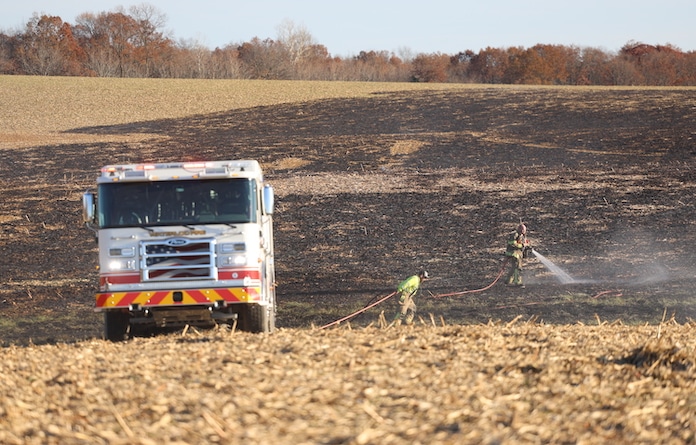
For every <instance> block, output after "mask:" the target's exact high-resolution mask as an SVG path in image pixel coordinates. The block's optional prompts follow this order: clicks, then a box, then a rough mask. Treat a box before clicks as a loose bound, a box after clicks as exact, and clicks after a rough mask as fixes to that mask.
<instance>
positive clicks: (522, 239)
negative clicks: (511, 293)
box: [505, 224, 531, 287]
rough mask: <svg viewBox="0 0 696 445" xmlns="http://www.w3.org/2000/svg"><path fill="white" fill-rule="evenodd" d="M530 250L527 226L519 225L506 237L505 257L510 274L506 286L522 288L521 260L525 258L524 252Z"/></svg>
mask: <svg viewBox="0 0 696 445" xmlns="http://www.w3.org/2000/svg"><path fill="white" fill-rule="evenodd" d="M529 249H531V245H530V244H529V240H528V239H527V226H525V225H524V224H520V225H519V226H517V230H515V231H514V232H512V233H511V234H510V235H509V236H508V240H507V246H506V248H505V256H506V259H507V262H508V264H509V265H510V273H509V274H508V277H507V284H508V285H510V286H520V287H524V285H523V284H522V258H525V257H526V256H527V254H526V251H528V250H529Z"/></svg>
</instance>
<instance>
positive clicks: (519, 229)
mask: <svg viewBox="0 0 696 445" xmlns="http://www.w3.org/2000/svg"><path fill="white" fill-rule="evenodd" d="M517 233H519V234H520V235H526V234H527V226H525V225H524V224H520V225H519V226H517Z"/></svg>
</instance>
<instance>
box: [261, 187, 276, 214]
mask: <svg viewBox="0 0 696 445" xmlns="http://www.w3.org/2000/svg"><path fill="white" fill-rule="evenodd" d="M274 200H275V196H274V195H273V187H271V186H270V185H264V186H263V213H265V214H266V215H273V206H274Z"/></svg>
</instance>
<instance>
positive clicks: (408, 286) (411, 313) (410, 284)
mask: <svg viewBox="0 0 696 445" xmlns="http://www.w3.org/2000/svg"><path fill="white" fill-rule="evenodd" d="M428 278H430V276H429V275H428V272H427V271H425V270H422V271H420V272H419V273H418V275H412V276H410V277H408V278H406V279H405V280H404V281H402V282H401V283H399V286H398V287H397V288H396V292H397V294H398V295H399V306H400V308H399V311H398V312H397V313H396V316H395V317H394V323H395V324H397V325H399V324H401V320H402V319H403V320H404V321H405V322H406V324H411V323H413V319H414V318H415V316H416V303H415V302H414V297H415V296H416V294H417V293H418V289H419V288H420V285H421V283H422V282H423V281H425V280H427V279H428Z"/></svg>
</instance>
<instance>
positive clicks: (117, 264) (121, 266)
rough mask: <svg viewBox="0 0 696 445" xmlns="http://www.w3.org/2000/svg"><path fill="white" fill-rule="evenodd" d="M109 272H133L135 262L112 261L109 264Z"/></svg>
mask: <svg viewBox="0 0 696 445" xmlns="http://www.w3.org/2000/svg"><path fill="white" fill-rule="evenodd" d="M109 269H110V270H135V261H133V260H112V261H111V262H110V263H109Z"/></svg>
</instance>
